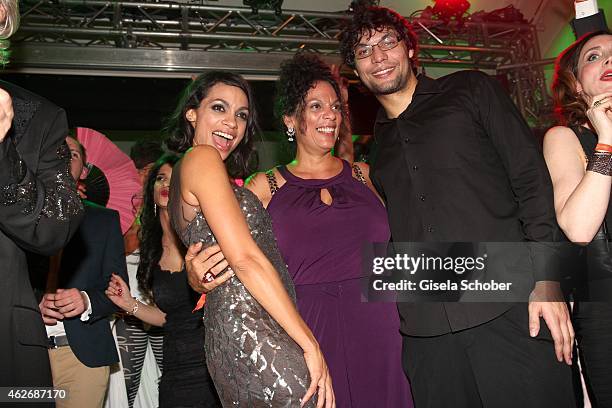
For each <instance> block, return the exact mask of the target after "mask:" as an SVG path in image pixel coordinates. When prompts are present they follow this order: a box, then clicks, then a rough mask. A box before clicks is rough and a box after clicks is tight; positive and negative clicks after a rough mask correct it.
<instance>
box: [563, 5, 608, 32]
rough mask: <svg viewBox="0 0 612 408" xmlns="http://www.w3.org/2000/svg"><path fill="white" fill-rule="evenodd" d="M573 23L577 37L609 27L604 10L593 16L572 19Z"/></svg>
mask: <svg viewBox="0 0 612 408" xmlns="http://www.w3.org/2000/svg"><path fill="white" fill-rule="evenodd" d="M571 24H572V28H573V29H574V34H575V35H576V38H580V37H582V36H583V35H585V34H588V33H592V32H593V31H600V30H605V29H606V28H608V26H607V24H606V16H605V15H604V13H603V10H599V13H597V14H593V15H592V16H588V17H584V18H575V19H573V20H572V23H571Z"/></svg>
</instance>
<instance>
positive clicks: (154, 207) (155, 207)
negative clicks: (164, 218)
mask: <svg viewBox="0 0 612 408" xmlns="http://www.w3.org/2000/svg"><path fill="white" fill-rule="evenodd" d="M153 214H155V216H156V217H157V204H153Z"/></svg>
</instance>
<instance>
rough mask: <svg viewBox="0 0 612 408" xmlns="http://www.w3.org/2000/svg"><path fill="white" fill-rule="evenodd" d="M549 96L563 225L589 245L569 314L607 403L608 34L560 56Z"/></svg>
mask: <svg viewBox="0 0 612 408" xmlns="http://www.w3.org/2000/svg"><path fill="white" fill-rule="evenodd" d="M553 97H554V101H555V106H556V111H557V114H558V116H559V119H560V123H561V124H560V125H559V126H555V127H553V128H552V129H550V130H549V131H548V132H547V133H546V135H545V137H544V157H545V158H546V163H547V165H548V169H549V172H550V175H551V177H552V182H553V188H554V195H555V210H556V214H557V220H558V222H559V225H560V226H561V229H562V230H563V232H564V233H565V235H566V236H567V238H568V239H569V240H570V241H572V242H576V243H579V244H580V245H586V267H585V268H584V269H581V270H578V271H575V275H577V276H576V277H577V278H578V280H579V282H580V283H581V284H580V285H578V287H577V290H576V291H575V292H574V300H575V303H574V311H573V319H574V326H575V327H576V338H577V340H578V348H579V351H580V361H581V366H582V369H583V373H584V378H585V382H586V384H587V391H588V393H589V398H590V400H591V403H592V405H593V406H594V407H612V387H611V386H610V385H611V384H612V349H611V348H610V344H612V254H611V253H610V250H609V248H610V241H611V238H610V233H609V228H610V226H612V203H611V200H610V192H611V185H612V164H611V163H612V34H611V33H610V31H596V32H593V33H590V34H587V35H585V36H583V37H581V38H580V39H579V40H578V41H576V42H575V43H574V44H572V45H571V46H569V47H568V48H567V49H566V50H565V51H564V52H563V53H562V54H561V55H560V56H559V57H558V59H557V64H556V66H555V80H554V82H553Z"/></svg>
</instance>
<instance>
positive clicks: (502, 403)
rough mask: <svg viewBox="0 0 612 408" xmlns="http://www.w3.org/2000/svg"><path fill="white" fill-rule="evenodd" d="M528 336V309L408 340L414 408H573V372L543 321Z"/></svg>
mask: <svg viewBox="0 0 612 408" xmlns="http://www.w3.org/2000/svg"><path fill="white" fill-rule="evenodd" d="M540 326H541V327H540V333H539V335H538V336H537V337H535V338H532V337H530V336H529V317H528V312H527V304H517V305H516V306H514V307H512V308H511V309H509V310H508V311H507V312H506V313H504V314H503V315H501V316H499V317H497V318H496V319H494V320H492V321H490V322H488V323H484V324H482V325H480V326H476V327H473V328H470V329H466V330H463V331H461V332H456V333H448V334H444V335H441V336H436V337H412V336H404V343H403V364H404V370H405V372H406V374H407V375H408V378H409V379H410V383H411V385H412V396H413V398H414V403H415V407H416V408H447V407H452V408H479V407H487V408H489V407H491V408H505V407H508V408H516V407H521V408H532V407H533V408H548V407H550V408H565V407H567V408H570V407H571V408H575V407H576V403H575V399H574V392H573V387H572V372H571V368H570V367H569V366H567V365H566V364H565V363H559V362H558V361H557V358H556V356H555V351H554V343H553V340H552V336H551V335H550V331H549V330H548V328H547V327H546V324H545V322H544V320H543V319H540Z"/></svg>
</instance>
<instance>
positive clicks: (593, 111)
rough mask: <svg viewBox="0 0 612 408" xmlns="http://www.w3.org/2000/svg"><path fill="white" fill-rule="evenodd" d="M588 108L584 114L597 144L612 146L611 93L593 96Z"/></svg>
mask: <svg viewBox="0 0 612 408" xmlns="http://www.w3.org/2000/svg"><path fill="white" fill-rule="evenodd" d="M589 106H590V107H589V109H588V110H587V112H586V113H587V116H588V118H589V121H590V122H591V125H593V130H594V131H595V133H597V137H598V141H599V143H605V144H609V145H612V93H611V92H608V93H604V94H599V95H596V96H594V97H593V98H591V101H590V104H589Z"/></svg>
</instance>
